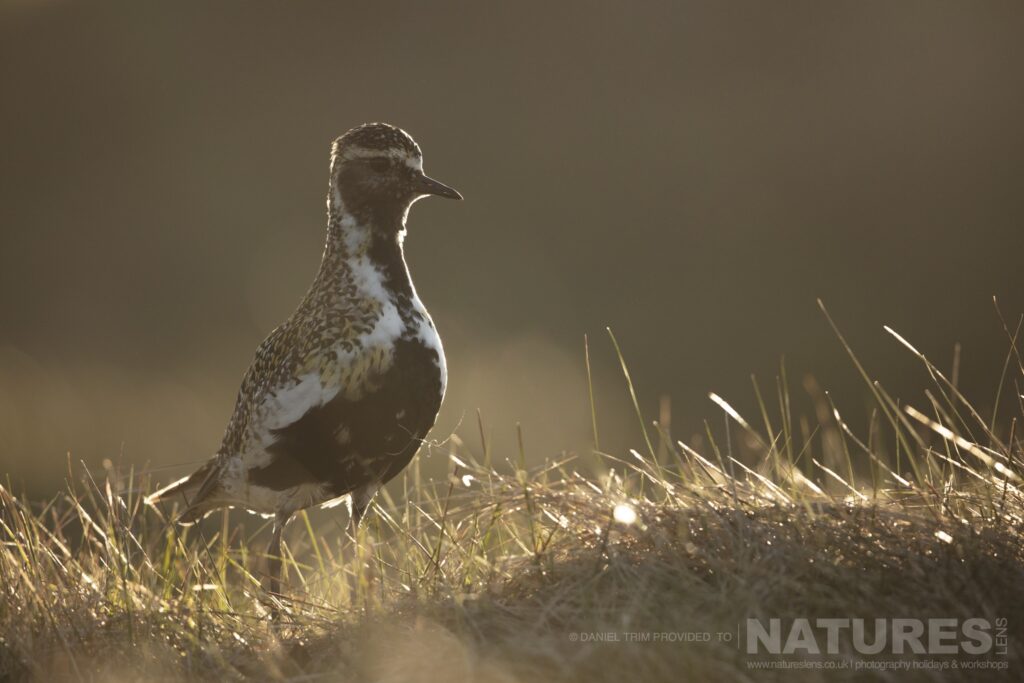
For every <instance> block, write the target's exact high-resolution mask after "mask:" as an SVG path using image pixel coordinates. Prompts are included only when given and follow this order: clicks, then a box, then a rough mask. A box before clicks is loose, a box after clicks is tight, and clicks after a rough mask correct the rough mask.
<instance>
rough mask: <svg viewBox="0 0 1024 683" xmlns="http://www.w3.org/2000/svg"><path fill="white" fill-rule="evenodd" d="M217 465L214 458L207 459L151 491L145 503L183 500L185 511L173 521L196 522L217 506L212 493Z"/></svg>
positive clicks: (152, 503) (181, 522) (185, 523)
mask: <svg viewBox="0 0 1024 683" xmlns="http://www.w3.org/2000/svg"><path fill="white" fill-rule="evenodd" d="M217 465H218V463H217V461H216V460H211V461H209V462H208V463H206V464H205V465H203V466H202V467H200V468H199V469H197V470H196V471H195V472H193V473H192V474H190V475H188V476H187V477H183V478H181V479H179V480H178V481H176V482H173V483H171V484H168V485H167V486H165V487H163V488H162V489H159V490H157V491H155V492H154V493H151V494H150V495H149V496H148V497H147V498H146V503H148V504H149V505H155V504H156V503H160V502H163V501H166V500H176V499H179V500H181V501H182V502H184V504H185V511H184V512H182V513H181V515H179V516H178V518H177V520H175V521H177V522H178V523H179V524H184V525H189V524H194V523H196V522H198V521H199V520H200V519H202V518H203V517H205V516H206V515H207V514H208V513H210V512H211V511H213V510H214V509H216V508H217V507H218V505H217V501H216V500H215V497H214V496H213V495H212V494H213V492H214V490H215V489H216V485H217V470H218V466H217Z"/></svg>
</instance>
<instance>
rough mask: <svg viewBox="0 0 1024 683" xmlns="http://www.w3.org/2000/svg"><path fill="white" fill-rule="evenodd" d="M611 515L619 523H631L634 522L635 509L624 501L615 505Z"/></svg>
mask: <svg viewBox="0 0 1024 683" xmlns="http://www.w3.org/2000/svg"><path fill="white" fill-rule="evenodd" d="M612 516H613V517H614V518H615V521H616V522H618V523H619V524H633V523H635V522H636V510H634V509H633V508H631V507H629V506H628V505H626V504H625V503H620V504H619V505H616V506H615V510H614V511H613V512H612Z"/></svg>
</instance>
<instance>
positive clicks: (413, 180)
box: [147, 123, 462, 594]
mask: <svg viewBox="0 0 1024 683" xmlns="http://www.w3.org/2000/svg"><path fill="white" fill-rule="evenodd" d="M429 195H434V196H438V197H445V198H449V199H458V200H461V199H462V195H461V194H459V192H458V191H456V190H455V189H453V188H451V187H449V186H448V185H445V184H444V183H441V182H439V181H437V180H434V179H433V178H430V177H428V176H427V175H425V174H424V172H423V154H422V152H421V150H420V147H419V145H418V144H417V143H416V141H415V140H413V138H412V136H410V135H409V134H408V133H406V132H405V131H404V130H402V129H401V128H398V127H396V126H393V125H390V124H386V123H366V124H363V125H360V126H357V127H355V128H352V129H351V130H349V131H348V132H346V133H345V134H344V135H342V136H341V137H338V138H337V139H335V140H334V142H333V143H332V145H331V156H330V179H329V182H328V193H327V238H326V243H325V246H324V251H323V256H322V258H321V262H320V267H319V269H318V271H317V273H316V276H315V278H314V279H313V284H312V285H311V286H310V287H309V290H308V291H307V293H306V295H305V296H304V297H303V298H302V300H301V302H300V303H299V305H298V307H297V308H296V309H295V311H294V312H293V313H292V314H291V316H290V317H289V318H288V319H287V320H285V322H284V323H283V324H281V325H280V326H278V327H277V328H276V329H274V330H273V331H272V332H271V333H270V334H269V336H267V338H266V339H265V340H264V341H263V342H262V343H261V344H260V345H259V347H258V349H257V351H256V355H255V358H254V359H253V361H252V363H251V365H250V366H249V369H248V370H247V371H246V372H245V374H244V376H243V379H242V383H241V387H240V389H239V391H238V397H237V399H236V401H235V407H234V410H233V412H232V415H231V418H230V420H229V422H228V425H227V428H226V429H225V432H224V436H223V439H222V441H221V445H220V448H219V449H218V450H217V452H216V454H215V455H214V456H213V457H212V458H211V459H210V460H208V461H207V462H206V463H205V464H204V465H202V466H201V467H199V468H198V469H197V470H196V471H195V472H193V473H192V474H190V475H188V476H186V477H184V478H182V479H180V480H178V481H175V482H173V483H171V484H169V485H167V486H165V487H164V488H161V489H159V490H157V491H156V492H154V493H153V494H152V495H150V496H149V497H148V498H147V502H148V503H150V504H151V505H155V504H156V503H158V502H161V501H168V500H172V499H174V500H177V499H180V500H182V501H183V502H184V511H183V512H182V513H181V514H180V515H179V516H178V517H177V519H176V520H175V521H177V522H178V523H181V524H183V525H189V524H194V523H195V522H197V521H199V520H200V519H202V518H203V517H205V516H206V515H208V514H209V513H211V512H213V511H215V510H218V509H223V508H231V507H238V508H243V509H246V510H248V511H250V512H254V513H256V514H259V515H262V516H264V517H271V518H273V520H274V521H273V530H272V536H271V541H270V545H269V547H268V549H267V557H268V565H269V566H268V570H269V571H268V574H269V579H270V580H269V584H270V585H269V589H270V592H271V593H273V594H278V593H279V592H280V581H281V559H280V558H281V535H282V532H283V530H284V527H285V525H286V524H287V523H288V520H289V519H290V518H291V517H292V515H294V514H295V513H296V512H298V511H299V510H303V509H306V508H310V507H314V506H323V507H329V506H333V505H337V504H339V503H342V502H344V503H346V504H347V507H348V510H349V519H350V522H349V523H350V528H351V530H352V536H353V539H357V538H358V536H357V535H356V532H357V531H358V527H359V523H360V521H361V520H362V518H363V516H364V514H365V512H366V510H367V508H368V507H369V505H370V503H371V501H372V499H373V497H374V494H375V493H376V492H377V491H378V490H379V489H380V487H381V486H383V485H384V484H385V483H387V482H388V481H389V480H390V479H392V478H393V477H395V476H396V475H397V474H398V473H400V472H401V471H402V470H403V469H404V468H405V467H406V466H407V465H408V464H409V462H410V461H411V460H412V459H413V457H414V456H415V455H416V453H417V451H418V450H419V449H420V446H421V445H422V444H423V442H424V437H425V436H426V435H427V433H428V432H429V431H430V429H431V428H432V427H433V426H434V423H435V421H436V419H437V414H438V411H439V410H440V407H441V403H442V400H443V398H444V393H445V389H446V386H447V382H448V371H447V366H446V361H445V355H444V349H443V347H442V345H441V338H440V336H439V335H438V332H437V328H436V327H435V325H434V322H433V320H432V319H431V317H430V314H429V313H428V311H427V309H426V307H425V306H424V305H423V302H422V301H421V300H420V298H419V296H418V295H417V293H416V288H415V287H414V286H413V282H412V278H411V276H410V274H409V269H408V267H407V265H406V260H405V252H404V240H405V235H406V221H407V218H408V215H409V210H410V208H411V207H412V205H413V203H415V202H416V201H418V200H419V199H422V198H423V197H426V196H429Z"/></svg>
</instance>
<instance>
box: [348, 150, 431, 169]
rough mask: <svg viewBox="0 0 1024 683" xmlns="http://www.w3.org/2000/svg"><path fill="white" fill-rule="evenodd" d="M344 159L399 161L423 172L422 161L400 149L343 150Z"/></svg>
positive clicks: (418, 157)
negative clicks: (386, 159) (387, 159)
mask: <svg viewBox="0 0 1024 683" xmlns="http://www.w3.org/2000/svg"><path fill="white" fill-rule="evenodd" d="M344 158H346V159H351V160H356V159H374V158H376V159H383V158H390V159H394V160H395V161H401V162H403V163H404V164H405V165H406V166H408V167H409V168H411V169H413V170H415V171H422V170H423V159H422V157H420V156H419V155H418V154H409V153H408V152H406V151H404V150H401V149H394V148H391V149H386V150H383V149H369V148H367V147H349V148H348V149H346V150H345V153H344Z"/></svg>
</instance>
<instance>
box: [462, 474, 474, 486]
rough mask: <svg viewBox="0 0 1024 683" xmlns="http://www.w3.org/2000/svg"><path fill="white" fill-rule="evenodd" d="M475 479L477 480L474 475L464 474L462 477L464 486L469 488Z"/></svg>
mask: <svg viewBox="0 0 1024 683" xmlns="http://www.w3.org/2000/svg"><path fill="white" fill-rule="evenodd" d="M474 479H476V477H474V476H473V475H472V474H463V475H462V485H463V486H469V485H470V484H472V483H473V480H474Z"/></svg>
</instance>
